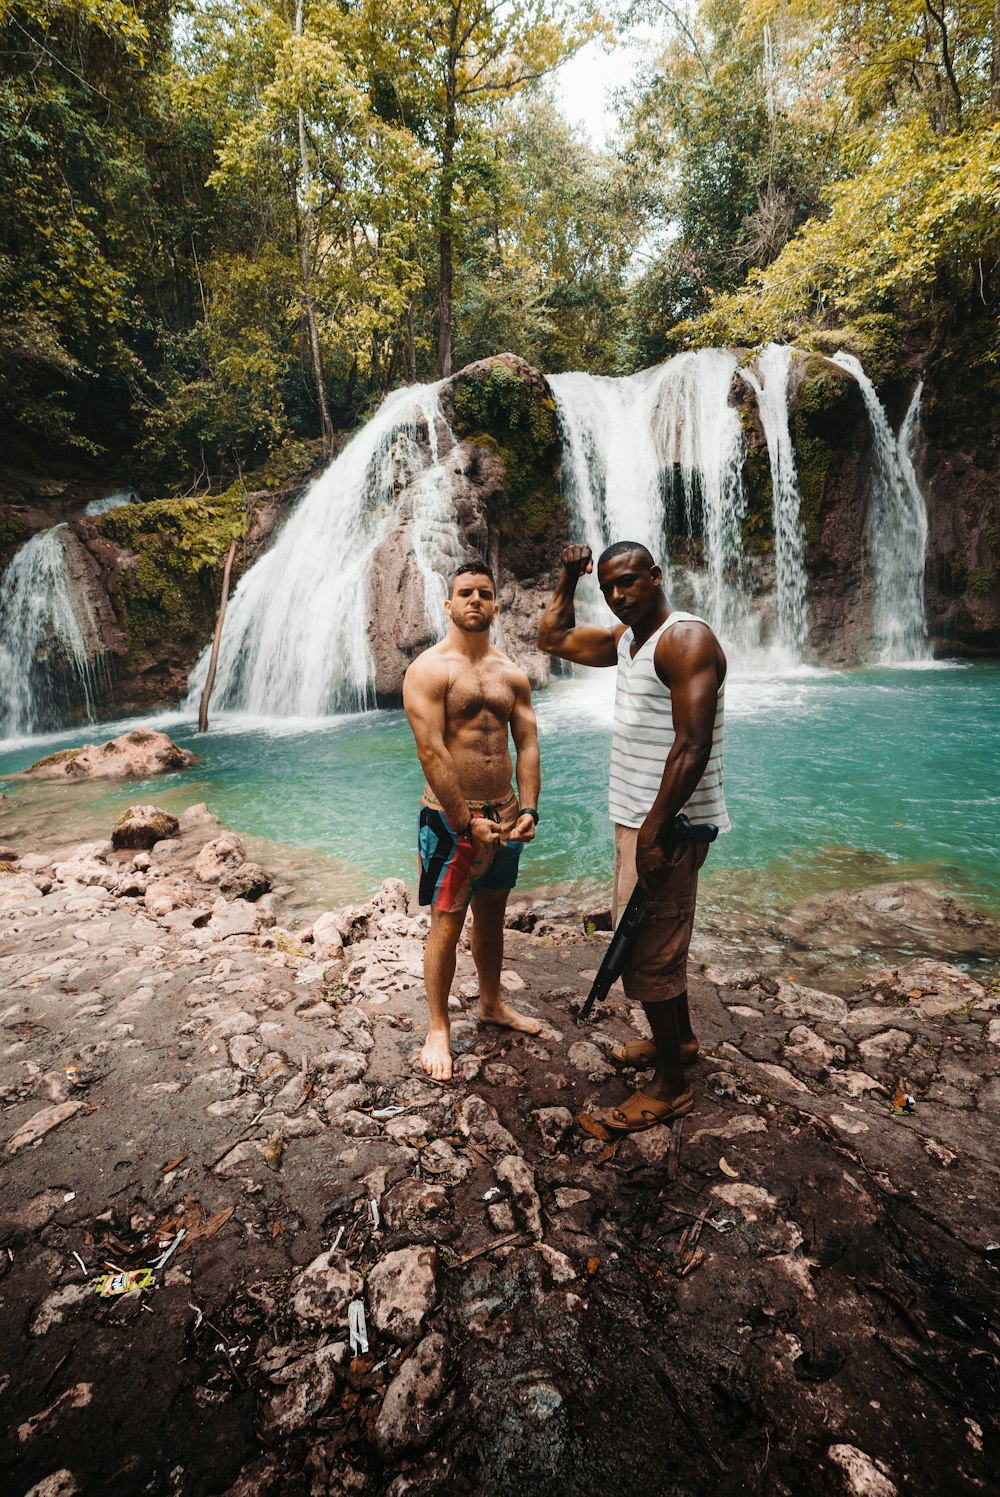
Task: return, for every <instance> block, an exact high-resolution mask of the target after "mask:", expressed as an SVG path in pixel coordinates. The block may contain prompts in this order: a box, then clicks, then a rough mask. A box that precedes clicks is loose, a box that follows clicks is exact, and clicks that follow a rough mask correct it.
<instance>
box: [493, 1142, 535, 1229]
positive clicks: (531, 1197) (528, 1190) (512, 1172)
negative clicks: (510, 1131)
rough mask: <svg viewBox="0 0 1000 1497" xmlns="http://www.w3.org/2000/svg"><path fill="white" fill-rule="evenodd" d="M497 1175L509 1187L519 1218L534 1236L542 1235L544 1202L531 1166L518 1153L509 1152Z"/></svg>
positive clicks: (498, 1167) (502, 1161)
mask: <svg viewBox="0 0 1000 1497" xmlns="http://www.w3.org/2000/svg"><path fill="white" fill-rule="evenodd" d="M496 1177H497V1179H498V1180H500V1181H502V1182H503V1184H504V1185H506V1186H507V1187H508V1189H509V1190H510V1194H511V1200H512V1201H513V1203H514V1210H515V1212H516V1214H517V1217H518V1220H519V1221H520V1223H521V1225H522V1227H523V1228H524V1230H525V1231H526V1232H530V1233H531V1235H532V1237H535V1238H540V1237H541V1235H542V1203H541V1201H540V1200H539V1198H538V1191H537V1190H536V1189H535V1176H534V1172H533V1171H532V1169H531V1166H530V1165H529V1164H528V1163H527V1162H526V1161H525V1160H524V1159H522V1158H521V1157H520V1155H518V1154H509V1155H508V1156H507V1158H506V1159H501V1160H500V1162H499V1164H498V1165H497V1167H496Z"/></svg>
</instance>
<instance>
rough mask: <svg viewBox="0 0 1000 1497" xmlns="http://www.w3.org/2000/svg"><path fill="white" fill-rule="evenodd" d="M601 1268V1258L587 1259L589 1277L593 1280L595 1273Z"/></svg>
mask: <svg viewBox="0 0 1000 1497" xmlns="http://www.w3.org/2000/svg"><path fill="white" fill-rule="evenodd" d="M600 1266H601V1260H600V1258H588V1259H587V1273H588V1274H589V1276H590V1277H591V1278H593V1277H594V1275H595V1273H596V1272H597V1270H598V1269H599V1268H600Z"/></svg>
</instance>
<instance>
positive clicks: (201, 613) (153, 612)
mask: <svg viewBox="0 0 1000 1497" xmlns="http://www.w3.org/2000/svg"><path fill="white" fill-rule="evenodd" d="M102 518H103V529H104V531H105V534H107V535H108V536H110V537H111V539H112V540H115V541H117V542H118V543H119V544H120V545H122V546H125V547H127V548H128V550H129V551H131V552H132V553H133V554H134V556H135V561H134V563H132V564H131V565H130V566H127V567H126V568H125V569H124V570H123V572H122V575H121V591H120V597H119V598H118V600H117V602H118V609H117V611H118V615H119V622H120V623H121V625H122V628H123V629H124V630H125V633H126V635H127V637H128V640H129V645H130V648H131V650H132V651H137V652H139V654H140V655H141V654H142V653H143V652H144V650H145V649H146V648H148V647H150V646H154V645H157V646H162V643H163V641H164V638H165V637H166V638H168V639H171V640H180V639H183V638H184V636H187V635H192V634H193V635H196V636H197V637H199V638H204V637H205V635H206V634H207V632H208V630H209V629H210V628H211V623H212V620H213V618H214V616H215V611H216V608H217V607H218V585H217V574H218V572H219V570H220V569H221V566H222V563H223V561H224V559H225V555H226V552H227V550H228V549H229V543H230V541H231V540H232V539H233V538H234V537H235V538H236V539H237V540H239V539H241V538H242V537H244V536H245V535H246V530H247V517H246V511H245V496H244V490H243V488H242V486H241V485H234V486H233V487H232V488H230V489H228V490H227V491H226V493H225V494H221V495H219V496H218V497H212V498H186V499H159V500H155V501H153V502H152V503H150V504H130V505H126V506H124V507H123V508H121V509H115V510H110V511H109V512H108V514H106V515H104V516H103V517H102Z"/></svg>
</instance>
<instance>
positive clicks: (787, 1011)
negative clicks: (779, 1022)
mask: <svg viewBox="0 0 1000 1497" xmlns="http://www.w3.org/2000/svg"><path fill="white" fill-rule="evenodd" d="M774 1007H775V1010H776V1011H777V1012H778V1013H779V1014H781V1015H782V1017H783V1018H785V1019H821V1020H825V1021H826V1023H828V1024H839V1023H840V1021H841V1019H843V1018H845V1017H846V1016H847V1012H848V1008H847V1004H846V1003H845V1001H844V999H843V998H838V997H837V995H836V994H835V993H823V992H821V991H820V990H819V989H818V988H807V987H805V986H804V984H802V983H800V982H785V981H779V983H778V995H777V998H776V1000H775V1004H774Z"/></svg>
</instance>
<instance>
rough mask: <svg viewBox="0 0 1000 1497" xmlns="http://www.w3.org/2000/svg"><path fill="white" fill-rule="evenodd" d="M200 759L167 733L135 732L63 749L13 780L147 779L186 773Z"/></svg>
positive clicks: (146, 730) (141, 729)
mask: <svg viewBox="0 0 1000 1497" xmlns="http://www.w3.org/2000/svg"><path fill="white" fill-rule="evenodd" d="M197 757H198V756H197V755H196V754H192V753H189V752H188V750H187V749H182V748H180V747H179V746H178V745H177V744H176V743H174V742H173V740H172V739H170V738H168V737H167V735H166V733H154V732H151V731H150V730H149V729H148V728H133V729H132V731H131V732H130V733H123V734H122V735H121V737H120V738H111V739H109V740H108V742H107V743H101V744H93V743H85V744H83V745H82V746H81V747H80V748H77V749H60V750H59V751H58V752H57V753H55V754H48V755H47V756H46V757H45V758H44V759H39V760H38V761H37V763H35V764H32V765H31V766H30V768H28V769H25V770H23V771H22V773H21V774H19V775H16V776H10V778H12V779H22V778H23V779H31V780H64V779H70V780H108V779H112V780H128V779H138V780H145V779H148V778H149V776H150V775H154V774H168V773H170V772H172V771H174V770H178V769H187V768H188V766H189V765H191V764H194V763H195V762H196V761H197Z"/></svg>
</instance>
